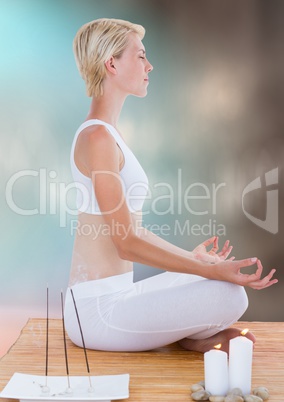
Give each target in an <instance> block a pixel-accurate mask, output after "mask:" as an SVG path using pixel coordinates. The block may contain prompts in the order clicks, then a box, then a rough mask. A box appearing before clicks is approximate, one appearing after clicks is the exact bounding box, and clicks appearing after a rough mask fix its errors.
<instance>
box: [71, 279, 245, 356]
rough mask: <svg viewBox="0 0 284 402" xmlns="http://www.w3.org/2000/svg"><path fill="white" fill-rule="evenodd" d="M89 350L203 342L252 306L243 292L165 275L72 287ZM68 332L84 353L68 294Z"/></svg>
mask: <svg viewBox="0 0 284 402" xmlns="http://www.w3.org/2000/svg"><path fill="white" fill-rule="evenodd" d="M72 290H73V294H74V298H75V301H76V305H77V310H78V314H79V317H80V322H81V327H82V332H83V334H84V341H85V345H86V347H87V348H89V349H96V350H109V351H129V352H130V351H143V350H150V349H154V348H157V347H161V346H164V345H167V344H169V343H172V342H176V341H178V340H180V339H183V338H190V339H204V338H208V337H210V336H212V335H214V334H216V333H217V332H219V331H222V330H223V329H225V328H227V327H229V326H230V325H231V324H233V323H234V322H236V321H237V320H238V319H239V318H240V317H241V316H242V314H243V313H244V312H245V310H246V309H247V306H248V300H247V295H246V293H245V290H244V288H243V287H241V286H238V285H234V284H232V283H228V282H221V281H215V280H208V279H204V278H202V277H199V276H196V275H189V274H179V273H171V272H166V273H162V274H159V275H156V276H153V277H150V278H147V279H144V280H142V281H139V282H136V283H133V273H132V272H129V273H126V274H122V275H116V276H112V277H109V278H105V279H99V280H95V281H89V282H83V283H80V284H78V285H75V286H73V287H72ZM65 327H66V330H67V333H68V335H69V337H70V339H71V340H72V342H73V343H75V344H76V345H78V346H81V347H82V341H81V335H80V329H79V325H78V321H77V317H76V313H75V308H74V304H73V299H72V297H71V292H70V289H68V290H67V294H66V300H65Z"/></svg>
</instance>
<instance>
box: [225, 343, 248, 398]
mask: <svg viewBox="0 0 284 402" xmlns="http://www.w3.org/2000/svg"><path fill="white" fill-rule="evenodd" d="M252 351H253V342H252V341H251V340H250V339H248V338H246V337H245V336H237V337H236V338H233V339H231V340H230V348H229V352H230V354H229V387H230V390H231V389H233V388H240V389H241V390H242V392H243V394H244V395H247V394H250V393H251V371H252Z"/></svg>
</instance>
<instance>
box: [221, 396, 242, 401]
mask: <svg viewBox="0 0 284 402" xmlns="http://www.w3.org/2000/svg"><path fill="white" fill-rule="evenodd" d="M224 402H244V399H243V398H242V397H241V396H240V395H227V396H226V398H225V399H224Z"/></svg>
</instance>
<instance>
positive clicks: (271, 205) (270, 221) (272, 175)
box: [242, 168, 279, 234]
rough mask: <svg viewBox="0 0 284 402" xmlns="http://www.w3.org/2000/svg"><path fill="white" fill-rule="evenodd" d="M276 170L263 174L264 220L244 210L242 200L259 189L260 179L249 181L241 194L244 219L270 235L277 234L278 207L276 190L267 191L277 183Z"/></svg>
mask: <svg viewBox="0 0 284 402" xmlns="http://www.w3.org/2000/svg"><path fill="white" fill-rule="evenodd" d="M278 176H279V174H278V168H276V169H272V170H270V171H269V172H267V173H265V185H266V215H265V219H264V220H262V219H259V218H257V217H255V216H253V215H251V214H250V213H248V212H247V211H246V210H245V207H244V199H245V196H246V195H247V194H248V193H251V192H252V191H255V190H258V189H260V188H261V187H262V186H261V180H260V177H257V178H256V179H254V180H253V181H251V182H250V183H249V184H248V185H247V186H246V187H245V189H244V190H243V194H242V209H243V212H244V214H245V215H246V217H247V218H248V219H249V220H250V221H251V222H253V223H254V224H255V225H257V226H259V227H260V228H262V229H264V230H266V231H267V232H270V233H272V234H276V233H278V215H279V206H278V193H279V191H278V189H275V188H273V189H269V187H270V186H275V185H276V184H278V183H279V180H278Z"/></svg>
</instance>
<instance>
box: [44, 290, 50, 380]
mask: <svg viewBox="0 0 284 402" xmlns="http://www.w3.org/2000/svg"><path fill="white" fill-rule="evenodd" d="M48 318H49V317H48V285H47V288H46V345H45V376H46V381H47V374H48V331H49V328H48Z"/></svg>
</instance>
